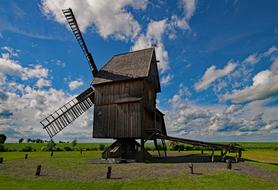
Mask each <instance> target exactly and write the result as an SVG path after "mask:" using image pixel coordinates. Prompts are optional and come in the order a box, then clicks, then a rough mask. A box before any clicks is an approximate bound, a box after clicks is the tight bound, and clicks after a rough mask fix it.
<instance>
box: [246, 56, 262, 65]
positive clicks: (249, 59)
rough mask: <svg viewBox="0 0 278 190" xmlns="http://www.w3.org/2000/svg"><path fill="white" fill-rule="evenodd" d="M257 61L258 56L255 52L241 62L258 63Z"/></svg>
mask: <svg viewBox="0 0 278 190" xmlns="http://www.w3.org/2000/svg"><path fill="white" fill-rule="evenodd" d="M259 61H260V57H258V55H257V54H251V55H249V56H248V57H247V58H246V59H245V60H244V61H243V63H247V64H255V63H258V62H259Z"/></svg>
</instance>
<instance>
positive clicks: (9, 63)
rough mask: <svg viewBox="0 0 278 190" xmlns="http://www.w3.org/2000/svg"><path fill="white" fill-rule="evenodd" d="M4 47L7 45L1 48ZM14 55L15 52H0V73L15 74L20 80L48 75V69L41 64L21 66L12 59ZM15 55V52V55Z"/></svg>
mask: <svg viewBox="0 0 278 190" xmlns="http://www.w3.org/2000/svg"><path fill="white" fill-rule="evenodd" d="M6 49H7V47H6V48H5V49H3V50H6ZM10 49H11V48H10ZM8 51H9V50H8ZM14 56H15V53H13V52H12V53H10V52H7V53H2V56H1V57H0V73H2V74H4V75H10V76H17V77H20V78H21V79H22V80H28V79H30V78H46V77H47V76H48V69H46V68H43V67H42V66H41V65H35V66H30V67H23V66H22V65H21V64H20V63H19V62H18V61H17V60H14V59H13V57H14ZM17 56H18V55H17V53H16V57H17Z"/></svg>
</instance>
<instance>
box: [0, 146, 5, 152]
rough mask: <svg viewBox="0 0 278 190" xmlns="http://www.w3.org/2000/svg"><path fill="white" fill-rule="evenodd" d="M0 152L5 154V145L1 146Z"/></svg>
mask: <svg viewBox="0 0 278 190" xmlns="http://www.w3.org/2000/svg"><path fill="white" fill-rule="evenodd" d="M0 152H5V147H4V145H3V144H0Z"/></svg>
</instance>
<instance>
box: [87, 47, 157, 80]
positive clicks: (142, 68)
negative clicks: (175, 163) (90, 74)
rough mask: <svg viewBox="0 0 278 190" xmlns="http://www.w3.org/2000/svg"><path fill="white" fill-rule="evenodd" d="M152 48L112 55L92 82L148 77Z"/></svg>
mask: <svg viewBox="0 0 278 190" xmlns="http://www.w3.org/2000/svg"><path fill="white" fill-rule="evenodd" d="M153 53H154V48H148V49H143V50H138V51H133V52H127V53H123V54H119V55H114V56H113V57H112V58H111V59H110V60H109V61H108V62H107V63H106V64H105V65H104V66H103V67H102V68H101V69H100V70H99V72H98V73H97V74H96V77H95V78H94V80H93V84H101V83H107V82H113V81H120V80H127V79H136V78H144V77H148V74H149V69H150V64H151V60H152V56H153Z"/></svg>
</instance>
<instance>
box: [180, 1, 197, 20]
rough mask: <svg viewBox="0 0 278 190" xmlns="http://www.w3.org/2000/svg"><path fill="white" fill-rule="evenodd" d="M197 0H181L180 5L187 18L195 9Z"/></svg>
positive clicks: (189, 17)
mask: <svg viewBox="0 0 278 190" xmlns="http://www.w3.org/2000/svg"><path fill="white" fill-rule="evenodd" d="M196 4H197V0H182V6H183V10H184V14H185V18H186V19H187V20H189V19H191V17H192V16H193V14H194V12H195V10H196Z"/></svg>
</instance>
